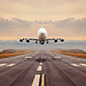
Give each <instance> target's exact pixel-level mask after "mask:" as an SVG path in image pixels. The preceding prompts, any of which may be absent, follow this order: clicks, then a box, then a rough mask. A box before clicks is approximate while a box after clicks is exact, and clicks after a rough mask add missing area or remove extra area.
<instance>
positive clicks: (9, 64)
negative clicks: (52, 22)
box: [0, 50, 86, 86]
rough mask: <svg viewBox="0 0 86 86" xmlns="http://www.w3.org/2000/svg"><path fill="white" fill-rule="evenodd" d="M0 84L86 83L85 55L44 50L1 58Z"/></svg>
mask: <svg viewBox="0 0 86 86" xmlns="http://www.w3.org/2000/svg"><path fill="white" fill-rule="evenodd" d="M0 86H86V59H84V58H78V57H72V56H67V55H61V54H58V53H53V52H51V51H48V50H37V51H36V52H34V53H30V54H25V55H19V56H14V57H9V58H2V59H0Z"/></svg>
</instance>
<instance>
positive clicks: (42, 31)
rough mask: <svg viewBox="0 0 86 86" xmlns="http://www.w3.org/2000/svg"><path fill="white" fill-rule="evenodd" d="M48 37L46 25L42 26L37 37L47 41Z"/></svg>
mask: <svg viewBox="0 0 86 86" xmlns="http://www.w3.org/2000/svg"><path fill="white" fill-rule="evenodd" d="M47 38H48V35H47V31H46V29H45V28H44V27H41V28H40V29H39V30H38V33H37V39H38V40H39V41H45V40H46V39H47Z"/></svg>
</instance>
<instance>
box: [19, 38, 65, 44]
mask: <svg viewBox="0 0 86 86" xmlns="http://www.w3.org/2000/svg"><path fill="white" fill-rule="evenodd" d="M31 40H32V41H35V43H36V44H37V43H38V41H39V40H38V39H37V38H22V39H20V40H19V41H20V42H23V41H26V42H27V43H29V42H30V41H31ZM51 40H53V41H54V42H55V43H57V42H58V41H60V42H64V39H61V38H48V39H46V40H45V41H44V42H46V43H47V44H48V43H49V41H51ZM44 42H42V41H39V43H41V44H44Z"/></svg>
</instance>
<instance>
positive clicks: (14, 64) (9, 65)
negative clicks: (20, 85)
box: [7, 64, 16, 67]
mask: <svg viewBox="0 0 86 86" xmlns="http://www.w3.org/2000/svg"><path fill="white" fill-rule="evenodd" d="M14 65H16V64H9V65H7V66H10V67H11V66H14Z"/></svg>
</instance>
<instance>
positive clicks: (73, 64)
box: [71, 63, 80, 67]
mask: <svg viewBox="0 0 86 86" xmlns="http://www.w3.org/2000/svg"><path fill="white" fill-rule="evenodd" d="M71 65H72V66H77V67H79V66H80V65H78V64H75V63H72V64H71Z"/></svg>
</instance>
